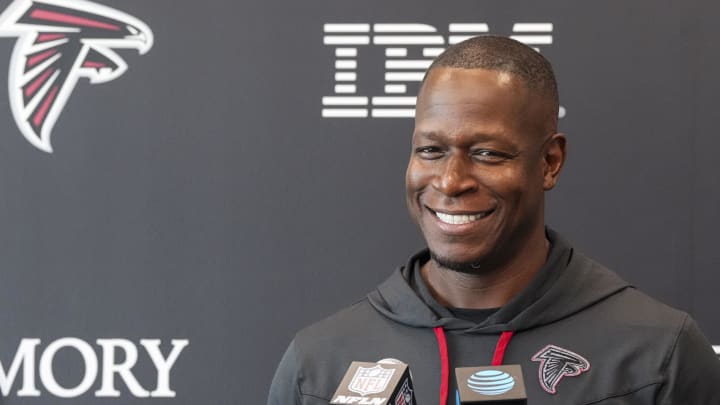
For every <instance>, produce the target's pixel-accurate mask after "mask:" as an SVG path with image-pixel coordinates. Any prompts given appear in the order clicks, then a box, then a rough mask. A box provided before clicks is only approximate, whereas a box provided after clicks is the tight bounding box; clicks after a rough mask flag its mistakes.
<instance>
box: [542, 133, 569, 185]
mask: <svg viewBox="0 0 720 405" xmlns="http://www.w3.org/2000/svg"><path fill="white" fill-rule="evenodd" d="M566 142H567V140H566V138H565V134H560V133H558V134H555V135H553V136H551V137H550V139H549V140H548V143H547V146H546V147H545V151H544V153H545V155H544V156H543V160H544V173H543V175H544V181H543V188H544V189H545V190H546V191H547V190H551V189H552V188H553V187H555V184H557V182H558V178H559V177H560V171H561V170H562V167H563V164H564V163H565V155H566V153H567V152H566V150H565V144H566Z"/></svg>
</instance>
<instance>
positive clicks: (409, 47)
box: [322, 23, 564, 118]
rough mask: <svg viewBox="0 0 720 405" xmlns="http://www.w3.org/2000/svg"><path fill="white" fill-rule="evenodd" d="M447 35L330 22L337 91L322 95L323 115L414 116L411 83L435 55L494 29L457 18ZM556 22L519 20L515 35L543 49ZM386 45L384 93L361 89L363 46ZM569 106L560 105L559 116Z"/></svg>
mask: <svg viewBox="0 0 720 405" xmlns="http://www.w3.org/2000/svg"><path fill="white" fill-rule="evenodd" d="M448 30H449V32H450V34H449V35H448V36H447V38H445V37H444V36H443V35H441V34H439V33H438V31H437V29H436V28H435V27H433V26H432V25H427V24H373V25H372V31H371V26H370V24H325V25H324V29H323V31H324V36H323V43H324V44H325V45H328V46H332V47H334V48H335V83H334V93H333V94H332V95H330V96H325V97H323V98H322V105H323V109H322V116H323V117H324V118H349V117H353V118H366V117H368V116H370V117H373V118H396V117H414V116H415V108H414V106H415V97H414V96H409V95H408V94H409V92H408V86H409V85H412V84H415V85H417V83H418V82H420V81H422V78H423V76H424V75H425V71H426V70H427V68H428V67H429V66H430V64H431V63H432V60H433V58H435V57H436V56H438V55H439V54H440V53H441V52H442V51H444V50H445V46H446V44H447V45H453V44H456V43H458V42H462V41H464V40H466V39H468V38H471V37H474V36H476V35H481V34H487V33H489V27H488V25H487V24H485V23H470V24H468V23H462V24H460V23H452V24H449V26H448ZM552 33H553V25H552V23H516V24H513V35H511V36H510V37H511V38H513V39H516V40H518V41H520V42H522V43H524V44H527V45H529V46H531V47H533V48H534V49H535V50H537V51H538V52H540V47H541V46H547V45H552V43H553V36H552ZM371 44H372V45H375V46H380V47H383V48H384V51H385V61H384V62H385V70H384V74H385V78H384V94H383V95H382V96H376V97H366V96H361V95H358V89H357V78H358V74H357V69H358V47H360V46H368V45H371ZM562 116H564V109H563V108H562V107H561V109H560V117H562Z"/></svg>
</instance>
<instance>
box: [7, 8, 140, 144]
mask: <svg viewBox="0 0 720 405" xmlns="http://www.w3.org/2000/svg"><path fill="white" fill-rule="evenodd" d="M0 36H4V37H18V40H17V42H16V44H15V49H14V50H13V54H12V58H11V59H10V69H9V77H8V87H9V89H8V90H9V95H10V108H11V109H12V113H13V116H14V118H15V122H16V123H17V126H18V128H19V129H20V132H22V134H23V135H24V136H25V138H27V140H28V141H30V143H31V144H33V145H34V146H36V147H37V148H39V149H41V150H43V151H46V152H52V146H51V144H50V136H51V133H52V129H53V126H54V125H55V122H56V121H57V119H58V117H59V116H60V113H61V112H62V110H63V107H64V106H65V103H66V102H67V100H68V98H69V97H70V95H71V94H72V92H73V90H74V89H75V85H76V84H77V81H78V79H79V78H80V77H86V78H88V79H89V80H90V83H93V84H96V83H105V82H109V81H111V80H114V79H116V78H118V77H120V76H121V75H122V74H123V73H125V71H126V70H127V64H126V63H125V61H124V60H123V59H122V58H121V57H120V56H119V55H118V54H117V53H116V52H115V51H114V49H118V48H133V49H137V50H138V52H139V53H140V54H144V53H146V52H147V51H149V50H150V48H151V47H152V43H153V36H152V31H150V28H149V27H148V26H147V25H146V24H145V23H143V22H142V21H140V20H138V19H137V18H135V17H133V16H131V15H128V14H125V13H123V12H121V11H118V10H115V9H112V8H110V7H106V6H102V5H99V4H96V3H92V2H89V1H84V0H15V1H13V2H12V3H11V4H10V6H8V8H7V9H6V10H5V11H4V12H3V13H2V15H0Z"/></svg>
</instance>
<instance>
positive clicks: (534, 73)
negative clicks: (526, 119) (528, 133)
mask: <svg viewBox="0 0 720 405" xmlns="http://www.w3.org/2000/svg"><path fill="white" fill-rule="evenodd" d="M437 68H460V69H485V70H491V71H497V72H505V73H509V74H511V75H513V76H515V77H517V78H519V79H521V81H522V83H523V84H524V85H525V86H526V88H527V89H528V90H529V93H530V94H531V95H533V96H537V97H538V100H540V102H542V103H543V104H544V105H545V107H546V108H545V110H546V113H545V114H544V115H545V117H544V124H543V127H544V128H545V131H546V132H547V133H555V132H557V114H558V109H559V97H558V90H557V82H556V81H555V74H554V73H553V69H552V66H551V65H550V62H548V60H547V59H545V57H543V56H542V55H540V53H539V52H537V51H535V50H534V49H532V48H530V47H529V46H527V45H524V44H522V43H520V42H518V41H515V40H513V39H510V38H506V37H497V36H479V37H474V38H470V39H468V40H465V41H463V42H460V43H458V44H455V45H452V46H450V47H449V48H447V49H446V50H445V52H443V53H442V54H440V56H438V57H437V58H436V59H435V61H433V63H432V65H430V68H429V69H428V71H427V73H426V74H425V79H423V83H422V85H424V83H425V80H426V79H427V77H428V75H429V74H430V72H432V71H433V70H434V69H437ZM422 85H421V89H422Z"/></svg>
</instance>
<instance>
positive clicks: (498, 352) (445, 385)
mask: <svg viewBox="0 0 720 405" xmlns="http://www.w3.org/2000/svg"><path fill="white" fill-rule="evenodd" d="M433 330H434V331H435V338H436V339H437V343H438V349H440V405H446V404H447V400H448V391H450V357H449V356H448V345H447V339H446V338H445V330H444V329H443V328H442V327H440V326H438V327H436V328H434V329H433ZM512 336H513V332H512V331H506V332H503V333H502V334H500V339H498V342H497V344H496V345H495V353H494V354H493V359H492V365H493V366H501V365H502V363H503V360H504V359H505V350H506V349H507V347H508V344H510V339H512Z"/></svg>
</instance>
